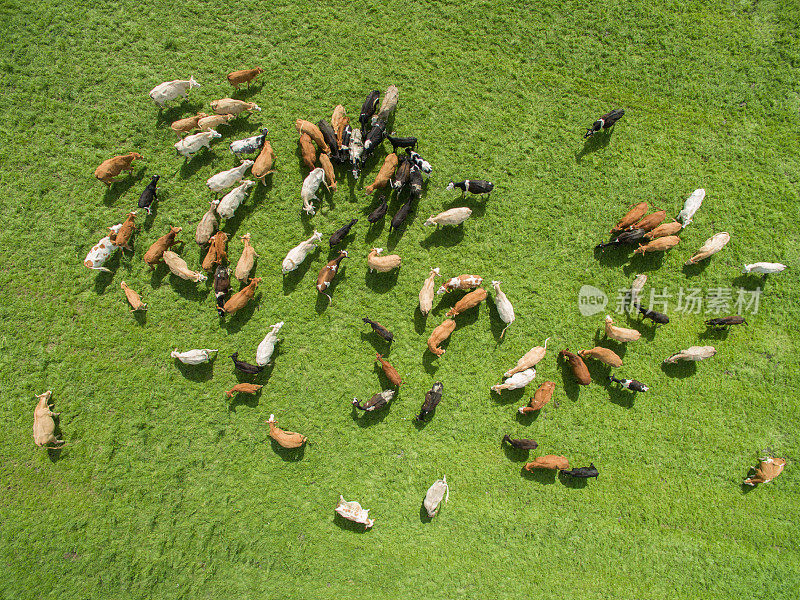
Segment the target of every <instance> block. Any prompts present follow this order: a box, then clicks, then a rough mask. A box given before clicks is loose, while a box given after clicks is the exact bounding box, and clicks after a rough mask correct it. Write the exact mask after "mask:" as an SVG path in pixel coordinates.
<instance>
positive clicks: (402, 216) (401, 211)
mask: <svg viewBox="0 0 800 600" xmlns="http://www.w3.org/2000/svg"><path fill="white" fill-rule="evenodd" d="M413 201H414V195H413V194H412V195H411V196H409V198H408V201H407V202H406V203H405V204H403V206H401V207H400V208H398V209H397V212H396V213H394V216H393V217H392V220H391V221H389V232H390V233H391V232H392V231H394V230H395V229H397V228H398V227H400V225H402V224H403V223H405V221H406V219H407V218H408V215H409V213H410V212H411V203H412V202H413Z"/></svg>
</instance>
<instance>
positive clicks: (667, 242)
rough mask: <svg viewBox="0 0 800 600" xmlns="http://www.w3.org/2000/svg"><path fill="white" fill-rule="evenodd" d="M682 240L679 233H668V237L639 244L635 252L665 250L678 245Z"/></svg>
mask: <svg viewBox="0 0 800 600" xmlns="http://www.w3.org/2000/svg"><path fill="white" fill-rule="evenodd" d="M680 241H681V238H679V237H678V236H677V235H668V236H667V237H662V238H658V239H655V240H653V241H652V242H648V243H647V244H641V245H639V247H638V248H637V249H636V250H634V251H633V253H634V254H644V253H645V252H665V251H666V250H669V249H670V248H674V247H675V246H677V245H678V242H680Z"/></svg>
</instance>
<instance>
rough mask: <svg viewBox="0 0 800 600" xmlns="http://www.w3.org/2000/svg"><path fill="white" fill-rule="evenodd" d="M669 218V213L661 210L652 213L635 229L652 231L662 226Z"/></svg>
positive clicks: (637, 224)
mask: <svg viewBox="0 0 800 600" xmlns="http://www.w3.org/2000/svg"><path fill="white" fill-rule="evenodd" d="M666 218H667V211H665V210H659V211H658V212H654V213H651V214H649V215H647V216H646V217H643V218H642V220H641V221H639V222H638V223H636V225H634V226H633V227H634V228H638V229H644V230H645V231H651V230H653V229H655V228H656V227H658V226H659V225H661V223H663V222H664V219H666Z"/></svg>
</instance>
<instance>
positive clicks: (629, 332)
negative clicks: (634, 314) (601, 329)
mask: <svg viewBox="0 0 800 600" xmlns="http://www.w3.org/2000/svg"><path fill="white" fill-rule="evenodd" d="M613 323H614V319H612V318H611V315H606V337H607V338H610V339H612V340H614V341H616V342H635V341H636V340H638V339H639V338H640V337H642V334H641V333H640V332H638V331H636V330H635V329H628V328H627V327H617V326H616V325H613Z"/></svg>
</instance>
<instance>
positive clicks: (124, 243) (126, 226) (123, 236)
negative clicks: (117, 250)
mask: <svg viewBox="0 0 800 600" xmlns="http://www.w3.org/2000/svg"><path fill="white" fill-rule="evenodd" d="M135 218H136V213H135V212H133V211H131V212H129V213H128V216H127V218H126V219H125V222H124V223H123V224H122V227H120V228H119V230H118V231H117V232H116V233H114V231H113V230H112V231H111V233H110V234H109V236H108V237H109V238H110V239H111V241H112V242H114V244H116V245H117V246H120V247H121V248H125V250H130V251H131V252H133V248H131V247H130V246H129V245H128V242H129V241H130V240H131V237H132V236H133V232H134V231H135V230H136V225H135V224H134V223H133V220H134V219H135Z"/></svg>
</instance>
